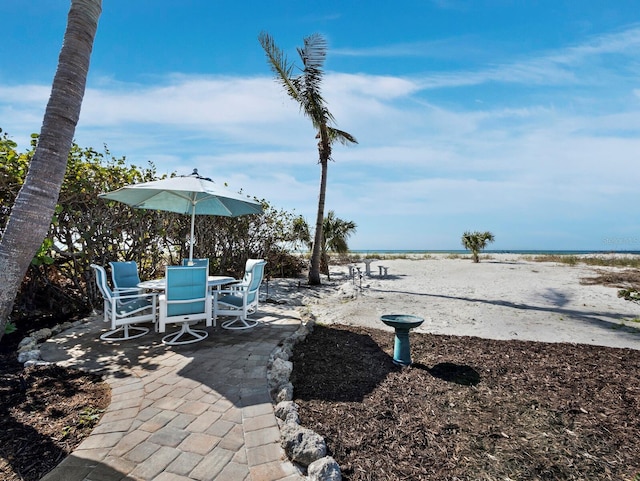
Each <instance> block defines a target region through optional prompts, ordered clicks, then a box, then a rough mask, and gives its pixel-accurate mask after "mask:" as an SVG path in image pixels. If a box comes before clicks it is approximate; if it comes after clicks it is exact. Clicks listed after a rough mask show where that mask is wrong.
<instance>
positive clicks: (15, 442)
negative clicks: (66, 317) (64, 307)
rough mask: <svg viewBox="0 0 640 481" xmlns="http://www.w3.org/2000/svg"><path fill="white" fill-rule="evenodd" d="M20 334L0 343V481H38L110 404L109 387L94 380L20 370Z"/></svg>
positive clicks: (60, 371) (49, 370) (56, 371)
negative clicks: (18, 350)
mask: <svg viewBox="0 0 640 481" xmlns="http://www.w3.org/2000/svg"><path fill="white" fill-rule="evenodd" d="M29 327H30V326H29V325H23V331H25V332H26V330H27V329H28V328H29ZM41 327H50V326H45V325H38V328H41ZM25 332H16V333H13V334H10V335H5V337H3V339H2V342H1V343H0V479H2V480H3V481H38V480H39V479H40V478H42V476H44V475H45V474H46V473H48V472H49V471H51V469H53V468H54V467H55V466H57V465H58V464H59V463H60V461H62V460H63V459H64V458H65V457H66V456H67V455H68V454H70V453H71V452H72V451H73V450H74V449H75V447H76V446H77V445H78V444H80V442H81V441H82V440H83V439H84V438H85V437H87V436H88V435H89V433H91V430H92V429H93V427H94V426H95V424H97V422H98V420H99V419H100V417H101V415H102V413H103V411H104V409H106V408H107V406H109V402H110V400H111V391H110V389H109V386H108V385H107V384H106V383H104V382H102V380H101V379H100V378H99V377H97V376H95V375H90V374H84V373H82V372H79V371H75V370H69V369H64V368H60V367H56V366H50V367H33V368H27V369H24V368H23V367H22V365H21V364H20V363H18V361H17V359H16V348H17V343H18V342H19V341H20V340H21V339H22V338H23V337H24V334H25Z"/></svg>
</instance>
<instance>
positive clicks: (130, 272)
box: [109, 261, 141, 294]
mask: <svg viewBox="0 0 640 481" xmlns="http://www.w3.org/2000/svg"><path fill="white" fill-rule="evenodd" d="M109 265H110V266H111V281H112V282H113V288H114V290H115V291H116V292H120V291H123V292H128V293H131V294H135V293H138V292H141V290H140V289H139V288H138V284H139V283H140V276H139V275H138V264H137V263H136V262H135V261H127V262H109Z"/></svg>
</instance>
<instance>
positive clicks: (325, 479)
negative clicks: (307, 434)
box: [307, 456, 342, 481]
mask: <svg viewBox="0 0 640 481" xmlns="http://www.w3.org/2000/svg"><path fill="white" fill-rule="evenodd" d="M307 479H308V480H309V481H342V472H341V471H340V465H338V463H337V462H336V460H335V459H333V458H332V457H331V456H325V457H324V458H321V459H318V460H317V461H314V462H313V463H311V464H310V465H309V468H308V470H307Z"/></svg>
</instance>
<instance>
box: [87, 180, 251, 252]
mask: <svg viewBox="0 0 640 481" xmlns="http://www.w3.org/2000/svg"><path fill="white" fill-rule="evenodd" d="M99 197H101V198H103V199H109V200H117V201H118V202H123V203H125V204H127V205H130V206H132V207H136V208H139V209H151V210H163V211H168V212H178V213H181V214H191V238H190V242H189V244H190V246H189V260H190V261H191V260H193V241H194V231H195V217H196V215H220V216H225V217H237V216H241V215H246V214H262V212H263V211H262V205H261V204H260V203H259V202H257V201H255V200H251V199H249V197H248V196H246V195H242V194H238V193H235V192H232V191H230V190H228V189H225V188H223V187H219V186H218V185H216V184H215V183H214V182H213V181H212V180H211V179H208V178H206V177H201V176H200V175H198V170H197V169H194V170H193V173H192V174H191V175H186V176H179V177H170V178H167V179H163V180H154V181H152V182H144V183H141V184H132V185H127V186H125V187H122V188H120V189H118V190H114V191H112V192H107V193H105V194H99Z"/></svg>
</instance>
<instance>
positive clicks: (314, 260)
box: [309, 159, 329, 286]
mask: <svg viewBox="0 0 640 481" xmlns="http://www.w3.org/2000/svg"><path fill="white" fill-rule="evenodd" d="M328 163H329V162H328V161H327V160H326V159H325V160H321V161H320V164H321V173H320V194H319V195H318V212H317V214H316V232H315V236H314V240H313V252H312V254H311V268H310V269H309V285H311V286H319V285H320V284H321V282H320V258H321V255H322V224H323V221H324V203H325V197H326V191H327V170H328Z"/></svg>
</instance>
